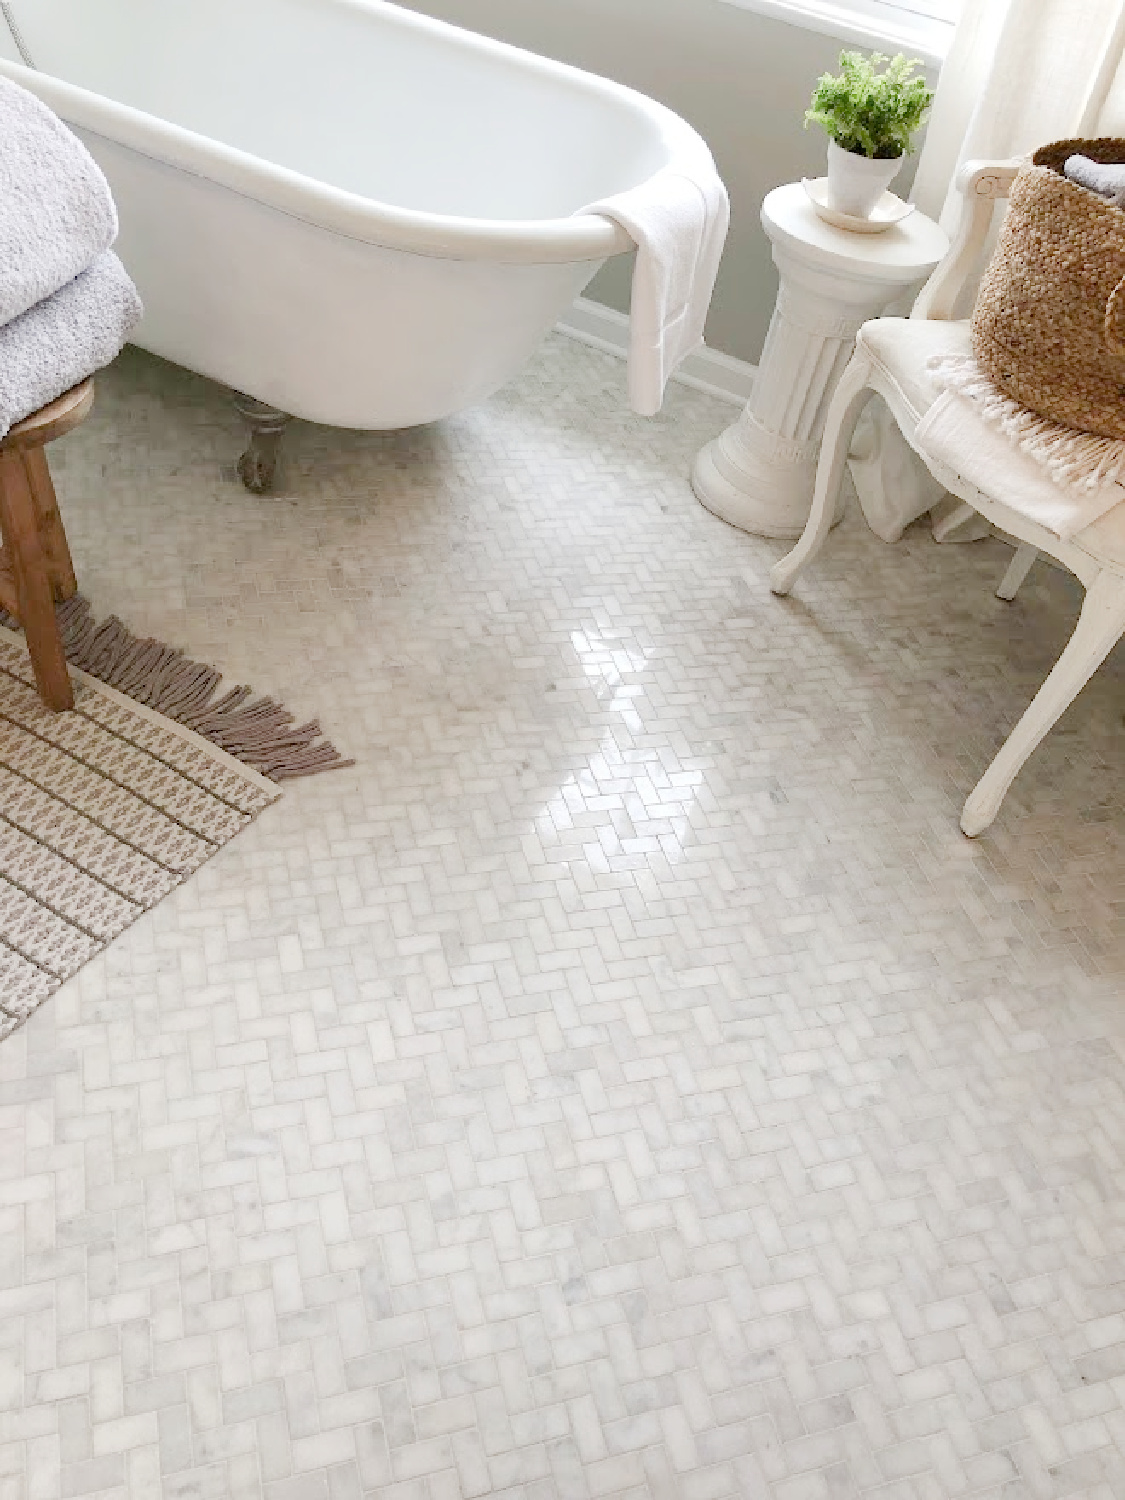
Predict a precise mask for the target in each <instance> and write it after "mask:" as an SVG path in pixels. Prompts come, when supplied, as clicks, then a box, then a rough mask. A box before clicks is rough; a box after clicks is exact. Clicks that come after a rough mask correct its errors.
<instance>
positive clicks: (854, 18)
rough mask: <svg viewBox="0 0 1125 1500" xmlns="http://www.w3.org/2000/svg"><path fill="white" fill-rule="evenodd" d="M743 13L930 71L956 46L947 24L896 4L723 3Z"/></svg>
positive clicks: (849, 0) (822, 0)
mask: <svg viewBox="0 0 1125 1500" xmlns="http://www.w3.org/2000/svg"><path fill="white" fill-rule="evenodd" d="M723 3H724V4H726V5H735V6H737V7H738V9H739V10H749V11H753V12H754V14H755V15H759V16H769V17H770V18H771V19H772V20H775V21H786V22H788V23H789V25H791V26H800V27H801V28H802V29H803V30H805V31H818V32H820V34H821V35H822V36H832V37H837V38H838V39H839V40H840V41H842V42H850V43H851V44H852V45H853V46H859V47H874V48H877V49H878V50H880V51H883V52H886V51H891V52H906V53H908V54H909V55H910V56H911V57H920V58H921V59H922V61H923V62H924V63H925V64H926V65H927V66H928V67H930V68H932V69H936V68H940V66H941V64H942V62H943V61H944V60H945V55H946V53H947V52H948V51H949V47H950V44H951V43H952V41H953V31H954V28H953V25H952V24H951V23H950V22H949V21H941V20H937V19H935V18H934V17H932V16H925V15H920V14H918V13H917V12H916V11H913V10H911V9H910V7H909V6H908V5H906V4H902V5H899V4H895V3H894V0H723Z"/></svg>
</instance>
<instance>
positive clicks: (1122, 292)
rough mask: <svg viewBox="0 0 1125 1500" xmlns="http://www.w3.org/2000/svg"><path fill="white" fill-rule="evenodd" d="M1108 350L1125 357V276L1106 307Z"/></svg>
mask: <svg viewBox="0 0 1125 1500" xmlns="http://www.w3.org/2000/svg"><path fill="white" fill-rule="evenodd" d="M1103 331H1104V334H1105V342H1106V348H1107V349H1108V350H1109V352H1110V353H1111V354H1118V355H1125V276H1123V277H1122V278H1121V280H1120V281H1119V282H1118V283H1117V285H1116V286H1115V287H1114V289H1113V291H1112V292H1111V293H1110V294H1109V301H1108V302H1107V303H1106V305H1105V326H1104V330H1103Z"/></svg>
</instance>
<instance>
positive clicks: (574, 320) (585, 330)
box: [558, 297, 756, 406]
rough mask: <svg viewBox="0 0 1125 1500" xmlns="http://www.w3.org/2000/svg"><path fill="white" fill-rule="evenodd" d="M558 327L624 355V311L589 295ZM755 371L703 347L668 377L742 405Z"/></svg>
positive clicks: (606, 350) (626, 340)
mask: <svg viewBox="0 0 1125 1500" xmlns="http://www.w3.org/2000/svg"><path fill="white" fill-rule="evenodd" d="M558 330H559V332H560V333H565V334H566V335H567V336H568V337H569V338H572V339H579V340H580V341H581V342H582V343H583V344H590V345H592V346H593V347H594V348H595V349H601V350H602V351H603V353H605V354H614V355H616V356H617V358H618V359H626V358H628V354H629V319H628V317H627V315H626V314H625V313H622V312H617V311H616V309H614V308H612V307H603V305H602V304H601V303H600V302H591V301H590V299H589V297H579V298H578V300H577V301H576V302H575V304H574V306H573V307H572V308H571V309H570V311H569V312H568V313H566V314H565V315H564V316H563V317H562V318H560V319H559V323H558ZM755 373H756V370H755V366H754V365H749V364H747V363H746V361H745V360H742V359H735V358H734V357H733V356H732V355H730V354H720V353H719V351H718V350H717V349H706V348H704V349H700V350H698V351H697V352H696V353H695V354H689V355H688V357H687V359H685V360H684V362H683V364H682V365H681V366H680V368H679V369H678V370H677V371H676V373H675V374H674V375H673V376H672V379H673V380H678V381H679V382H680V384H681V385H690V386H691V387H692V388H693V389H695V390H697V391H706V392H707V394H708V395H709V396H718V397H719V398H720V399H721V400H723V401H729V402H731V403H732V404H733V405H735V406H742V405H744V404H745V402H746V401H747V400H748V399H749V396H750V391H751V388H752V387H753V384H754V375H755Z"/></svg>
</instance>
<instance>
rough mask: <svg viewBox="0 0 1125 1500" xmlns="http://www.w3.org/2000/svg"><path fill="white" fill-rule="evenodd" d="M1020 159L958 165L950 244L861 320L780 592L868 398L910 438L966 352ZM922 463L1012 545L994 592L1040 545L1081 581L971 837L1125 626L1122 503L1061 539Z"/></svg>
mask: <svg viewBox="0 0 1125 1500" xmlns="http://www.w3.org/2000/svg"><path fill="white" fill-rule="evenodd" d="M1017 166H1018V164H1017V163H1014V162H1004V163H984V162H971V163H966V165H965V166H964V167H962V169H961V171H960V173H959V174H958V178H957V187H958V189H959V190H960V192H961V193H962V195H963V200H962V215H961V221H960V224H959V226H958V229H957V233H956V235H955V237H954V240H953V244H952V245H951V246H950V249H949V253H948V254H947V255H946V257H945V259H944V260H943V261H942V263H941V265H939V266H938V268H937V270H936V271H935V272H934V274H933V275H932V276H931V277H930V280H929V281H928V282H927V283H926V285H925V287H924V288H923V289H922V291H921V293H920V294H919V296H918V300H917V302H916V303H915V305H914V309H913V311H912V312H911V314H910V317H909V319H906V318H876V319H875V320H873V321H872V322H869V323H865V324H864V326H863V327H862V328H861V329H860V332H859V336H858V338H857V340H856V350H855V354H854V355H853V356H852V359H851V361H850V363H849V364H848V366H847V368H846V369H845V370H844V374H843V376H842V377H841V380H840V383H839V385H838V387H837V389H836V392H835V394H834V396H833V398H832V401H831V404H830V405H829V408H828V413H827V417H826V421H825V429H824V438H823V442H822V445H821V450H820V461H819V465H818V468H817V475H816V489H815V492H814V496H813V504H812V511H811V513H810V515H809V519H808V523H807V524H806V526H805V529H804V532H803V533H802V535H801V538H800V540H799V541H798V542H797V545H796V546H795V547H794V548H793V550H792V552H790V553H789V554H788V556H786V557H783V558H782V559H781V561H780V562H778V563H777V564H775V566H774V568H773V570H772V572H771V573H770V587H771V588H772V590H773V592H774V593H775V594H787V593H788V592H789V590H790V589H791V588H792V587H793V583H794V581H795V580H796V578H797V576H798V574H799V573H800V572H801V571H802V569H804V568H805V566H806V565H807V564H808V563H809V562H811V561H812V559H813V557H815V555H816V554H817V552H819V550H820V548H821V547H822V546H823V545H824V542H825V541H826V539H827V537H828V534H829V531H830V530H831V528H832V522H833V519H834V517H835V513H836V506H837V501H838V496H839V491H840V482H841V480H842V478H843V473H844V465H845V463H846V461H847V456H848V446H849V444H850V441H851V436H852V432H853V430H854V428H855V424H856V422H857V420H858V419H859V414H860V412H861V411H862V409H863V406H864V404H865V403H866V402H867V400H868V399H869V398H870V397H871V395H872V394H873V393H875V392H877V393H878V394H879V395H880V396H882V397H883V399H884V401H886V403H887V405H888V406H889V407H890V410H891V412H892V414H893V416H894V418H895V421H896V422H897V423H898V425H899V427H900V428H901V430H902V434H903V436H904V437H905V438H906V440H907V442H908V443H911V445H912V446H915V445H914V442H913V438H914V433H915V431H916V429H917V427H918V424H919V422H920V421H921V420H922V417H923V416H924V415H925V413H926V412H927V411H928V410H929V408H930V406H931V405H932V404H933V402H934V401H936V399H937V397H938V394H939V392H938V390H937V388H936V387H935V385H934V383H933V380H932V378H931V376H930V373H929V370H928V365H929V362H930V360H931V359H932V358H933V357H934V356H935V355H944V354H955V353H956V354H964V353H967V352H968V351H969V348H970V341H969V325H968V323H967V322H964V321H960V320H955V319H954V318H953V309H954V305H955V303H956V302H957V299H958V294H959V293H960V292H961V291H962V289H963V288H964V286H965V283H966V281H967V279H968V276H969V275H970V273H971V272H972V271H973V270H974V269H975V268H976V266H977V264H978V261H979V258H980V255H981V251H982V249H983V247H984V244H985V240H986V238H987V235H988V230H989V226H990V224H991V221H992V217H993V211H994V208H995V205H996V203H997V202H998V201H1000V200H1003V199H1006V198H1007V196H1008V192H1009V189H1010V188H1011V184H1012V181H1013V179H1014V177H1015V175H1016V171H1017ZM967 420H969V418H967ZM1004 441H1005V442H1007V441H1008V440H1007V439H1004ZM925 462H926V465H927V467H928V468H929V469H930V471H931V473H933V474H934V476H935V477H936V478H937V479H938V480H939V481H940V483H941V484H943V485H944V486H945V487H946V489H948V490H949V491H950V492H951V493H952V494H954V495H956V496H957V497H958V498H959V499H960V500H961V501H962V502H963V504H964V506H965V515H966V517H967V516H970V515H971V514H972V513H973V512H977V513H978V514H980V515H981V516H983V517H984V518H985V519H986V520H987V521H989V522H991V523H992V525H993V526H995V527H996V528H997V529H998V530H999V531H1002V532H1004V533H1005V534H1006V535H1008V536H1010V537H1012V538H1013V539H1014V540H1015V542H1016V543H1017V547H1016V552H1015V556H1014V557H1013V559H1012V563H1011V566H1010V567H1009V569H1008V571H1007V573H1006V574H1005V576H1004V580H1003V582H1002V583H1001V585H1000V587H999V589H998V590H997V593H998V594H999V596H1000V597H1001V598H1002V599H1011V598H1013V597H1014V595H1015V593H1016V590H1017V589H1018V588H1019V586H1020V584H1021V583H1022V581H1023V579H1024V578H1025V577H1026V576H1027V573H1028V570H1029V569H1030V567H1031V565H1032V563H1033V562H1034V561H1035V558H1036V555H1037V553H1038V552H1044V553H1047V554H1049V555H1050V556H1051V557H1053V558H1055V559H1056V560H1057V561H1058V562H1060V563H1062V564H1063V566H1064V567H1066V568H1068V569H1069V570H1070V571H1071V572H1072V573H1073V574H1075V576H1076V577H1077V578H1078V579H1079V581H1080V582H1081V583H1082V584H1083V585H1084V586H1085V589H1086V598H1085V602H1084V603H1083V606H1082V612H1081V614H1080V615H1079V618H1078V623H1077V625H1076V626H1075V628H1074V633H1073V635H1072V636H1071V638H1070V640H1069V642H1068V643H1067V646H1066V649H1065V650H1064V651H1063V653H1062V655H1061V656H1060V657H1059V659H1058V661H1057V662H1056V663H1055V666H1054V668H1053V670H1052V671H1051V673H1050V675H1049V676H1048V677H1047V679H1046V681H1045V682H1044V683H1043V686H1042V687H1041V688H1040V689H1039V692H1038V693H1037V694H1036V696H1035V698H1034V699H1033V700H1032V702H1031V704H1030V706H1029V707H1028V708H1027V710H1026V712H1025V713H1024V715H1023V717H1022V718H1021V719H1020V721H1019V723H1018V724H1017V725H1016V727H1015V728H1014V729H1013V730H1012V732H1011V734H1010V735H1009V736H1008V738H1007V739H1006V740H1005V741H1004V744H1003V745H1002V746H1001V748H1000V751H999V753H998V754H997V756H996V758H995V759H994V760H993V762H992V764H991V765H990V766H989V767H988V770H987V771H985V773H984V775H983V776H982V777H981V779H980V781H979V782H978V783H977V785H976V786H975V787H974V788H973V790H972V792H971V793H970V794H969V798H968V800H967V801H966V803H965V807H964V811H963V812H962V814H961V828H962V830H963V832H964V833H966V834H967V835H968V836H969V837H970V838H975V837H976V835H977V834H979V833H982V832H983V831H984V829H986V828H987V827H988V825H989V824H990V823H991V822H992V820H993V819H994V818H995V817H996V814H997V813H998V812H999V810H1000V804H1001V803H1002V802H1003V800H1004V797H1005V794H1006V793H1007V791H1008V788H1009V787H1010V786H1011V784H1012V782H1013V781H1014V779H1015V777H1016V775H1017V774H1018V772H1019V770H1020V768H1021V767H1022V766H1023V764H1024V762H1025V761H1026V760H1027V758H1028V756H1029V755H1030V754H1031V752H1032V751H1033V750H1034V749H1035V747H1036V746H1037V745H1038V744H1039V742H1040V740H1042V739H1043V737H1044V736H1045V735H1046V734H1047V732H1048V730H1050V729H1051V728H1052V727H1053V726H1054V724H1055V723H1056V721H1057V720H1058V719H1059V718H1060V717H1061V715H1062V714H1063V713H1064V712H1065V710H1066V709H1067V708H1068V707H1069V706H1070V704H1071V703H1072V702H1073V701H1074V699H1075V698H1076V697H1077V696H1078V694H1079V692H1080V691H1081V690H1082V688H1083V687H1084V686H1085V685H1086V683H1087V682H1089V680H1090V678H1091V677H1092V676H1093V675H1094V673H1095V672H1096V671H1097V669H1098V667H1099V666H1101V664H1102V662H1103V661H1104V660H1105V658H1106V657H1107V656H1108V655H1109V653H1110V651H1111V650H1112V649H1113V647H1114V646H1115V645H1116V643H1117V641H1118V640H1119V639H1120V638H1121V636H1122V634H1123V633H1125V505H1120V506H1118V507H1117V508H1116V510H1113V511H1110V513H1109V514H1108V515H1106V516H1104V517H1103V518H1102V520H1100V521H1098V522H1096V523H1095V524H1094V525H1092V526H1088V527H1087V528H1086V529H1085V530H1084V531H1080V532H1079V533H1078V534H1077V535H1076V536H1075V537H1074V538H1072V539H1071V540H1070V541H1069V542H1063V541H1060V540H1059V538H1058V537H1057V536H1055V535H1054V534H1053V533H1051V532H1049V531H1047V530H1045V529H1044V528H1043V527H1042V526H1040V525H1039V524H1038V523H1037V522H1035V521H1032V520H1030V519H1029V518H1028V517H1026V516H1024V515H1021V514H1020V510H1019V497H1018V495H1008V496H1006V497H1005V498H1003V499H1001V498H1000V497H998V496H996V495H994V494H990V493H985V492H984V491H983V490H981V489H978V488H977V486H976V485H975V484H974V482H973V476H972V474H970V473H965V474H961V473H957V472H954V471H953V470H952V469H946V468H945V467H944V466H939V465H938V464H936V463H935V462H934V461H933V460H931V459H929V458H927V459H926V460H925Z"/></svg>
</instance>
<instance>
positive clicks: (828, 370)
mask: <svg viewBox="0 0 1125 1500" xmlns="http://www.w3.org/2000/svg"><path fill="white" fill-rule="evenodd" d="M762 224H763V226H764V228H765V231H766V233H767V234H768V235H769V237H770V241H771V242H772V245H773V259H774V264H775V265H776V266H777V269H778V274H779V275H780V278H781V286H780V289H779V290H778V294H777V303H776V305H775V307H774V311H773V317H772V319H771V320H770V326H769V332H768V333H767V335H766V342H765V347H764V348H763V350H762V358H761V363H760V364H759V366H758V372H757V375H756V376H755V379H754V390H753V394H752V395H751V397H750V400H749V401H748V402H747V403H746V408H745V410H744V411H743V413H742V415H741V417H739V419H738V421H737V422H735V423H734V425H733V426H731V427H728V428H727V430H726V431H725V432H724V433H722V434H721V435H720V436H719V437H717V438H716V439H715V440H714V442H712V443H708V445H707V447H706V448H704V449H703V450H702V452H701V453H700V454H699V457H698V458H697V459H696V462H695V470H694V472H693V474H692V485H693V487H694V489H695V493H696V495H697V496H698V497H699V499H700V500H701V501H702V502H703V504H704V505H705V506H706V507H707V509H708V510H711V511H714V513H715V514H716V515H717V516H721V517H722V518H723V520H724V521H729V522H730V523H731V524H732V525H733V526H740V527H741V528H742V529H743V531H753V532H756V533H757V535H759V536H776V537H795V536H800V534H801V532H802V531H803V530H804V526H805V522H806V520H807V519H808V514H809V509H810V507H811V505H812V492H813V481H814V479H815V477H816V459H817V451H818V449H819V446H820V435H821V431H822V430H823V427H824V417H825V412H826V410H827V407H828V402H829V400H830V399H831V396H832V392H833V391H834V390H835V388H836V382H837V381H838V380H839V378H840V375H841V373H842V372H843V369H844V366H845V365H846V364H847V362H848V360H849V359H850V357H851V353H852V347H853V345H854V343H855V336H856V334H857V333H858V332H859V329H860V326H861V325H862V324H863V323H865V322H866V321H867V319H868V318H873V317H876V316H877V315H878V314H879V313H881V312H882V311H883V309H884V308H885V307H886V306H887V304H888V302H891V301H892V300H893V299H894V298H896V297H897V296H899V295H901V294H902V293H903V292H905V291H908V290H909V289H910V288H911V287H917V286H920V285H921V283H922V282H923V281H924V280H925V278H926V277H927V276H928V275H929V273H930V272H931V271H932V270H933V268H934V267H935V266H936V265H937V263H938V261H939V260H940V259H941V258H942V256H943V255H944V254H945V252H946V250H947V248H948V246H949V240H948V238H947V237H946V235H945V233H944V231H943V230H941V229H940V228H939V227H938V226H937V225H936V224H935V223H934V222H933V220H932V219H927V218H926V216H925V215H924V214H921V213H917V212H915V213H912V214H911V215H910V217H909V218H907V219H904V220H903V221H902V223H901V224H896V225H895V226H894V227H893V228H891V229H888V230H886V231H885V232H884V233H882V234H854V233H851V232H849V231H848V230H845V229H835V228H833V226H832V225H831V224H826V223H825V222H824V220H823V219H821V218H818V216H817V214H816V211H815V209H814V208H813V206H812V204H811V203H810V202H809V200H808V197H807V196H806V194H805V190H804V188H803V187H802V186H801V184H800V183H799V182H791V183H789V184H788V185H787V186H785V187H779V188H775V189H774V190H773V192H772V193H770V194H768V195H767V197H766V199H765V201H764V203H763V204H762Z"/></svg>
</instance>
